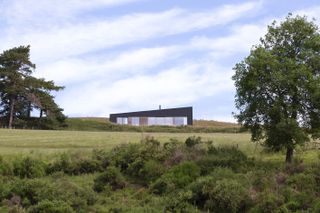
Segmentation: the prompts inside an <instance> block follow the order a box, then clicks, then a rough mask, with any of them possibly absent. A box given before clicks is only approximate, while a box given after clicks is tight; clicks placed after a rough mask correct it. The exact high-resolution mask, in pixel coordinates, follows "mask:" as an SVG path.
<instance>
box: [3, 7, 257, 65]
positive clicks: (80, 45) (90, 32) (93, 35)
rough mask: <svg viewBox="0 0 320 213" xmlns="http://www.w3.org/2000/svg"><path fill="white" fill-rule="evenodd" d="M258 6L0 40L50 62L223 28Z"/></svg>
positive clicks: (87, 24)
mask: <svg viewBox="0 0 320 213" xmlns="http://www.w3.org/2000/svg"><path fill="white" fill-rule="evenodd" d="M259 5H260V3H259V2H258V3H257V2H249V3H243V4H235V5H228V6H223V7H220V8H218V9H213V10H207V11H203V12H192V11H188V10H181V9H172V10H168V11H164V12H158V13H140V14H130V15H125V16H123V17H119V18H117V19H114V20H103V19H102V20H94V21H82V22H80V23H77V24H74V23H71V24H64V25H62V26H60V25H58V26H52V27H50V29H46V30H44V31H41V28H40V30H38V29H33V28H31V29H30V30H28V31H27V32H19V29H17V28H13V29H12V28H10V29H7V33H6V34H7V36H6V38H4V39H2V48H10V47H12V46H17V45H20V44H31V46H32V55H33V58H34V59H36V60H37V61H43V60H51V61H52V60H55V59H59V58H60V59H61V58H65V57H69V56H75V55H81V54H84V53H88V52H92V51H97V50H101V49H107V48H110V47H114V46H117V45H122V44H127V43H131V42H137V41H143V40H146V39H151V38H159V37H163V36H168V35H175V34H181V33H186V32H190V31H195V30H199V29H205V28H209V27H212V26H216V25H221V24H226V23H229V22H232V21H234V20H236V19H238V18H240V17H243V16H247V15H248V13H249V12H252V11H254V10H256V9H257V7H259ZM50 24H51V23H47V25H50ZM27 26H28V25H27ZM0 47H1V46H0Z"/></svg>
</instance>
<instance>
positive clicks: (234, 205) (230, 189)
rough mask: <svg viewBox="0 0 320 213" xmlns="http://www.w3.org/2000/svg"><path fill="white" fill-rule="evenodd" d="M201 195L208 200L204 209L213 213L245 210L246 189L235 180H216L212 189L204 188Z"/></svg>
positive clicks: (247, 197)
mask: <svg viewBox="0 0 320 213" xmlns="http://www.w3.org/2000/svg"><path fill="white" fill-rule="evenodd" d="M203 193H204V194H207V196H208V197H209V199H208V200H207V201H206V202H205V204H204V208H205V209H208V210H212V211H214V212H239V211H244V210H245V209H246V208H247V203H248V200H249V194H248V189H246V188H245V187H244V186H242V185H241V184H240V183H239V182H238V181H236V180H230V179H222V180H218V181H217V182H216V183H215V185H214V187H213V188H212V187H204V188H203Z"/></svg>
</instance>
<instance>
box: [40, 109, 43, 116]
mask: <svg viewBox="0 0 320 213" xmlns="http://www.w3.org/2000/svg"><path fill="white" fill-rule="evenodd" d="M42 115H43V110H42V109H40V118H42Z"/></svg>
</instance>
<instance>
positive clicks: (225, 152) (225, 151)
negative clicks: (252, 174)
mask: <svg viewBox="0 0 320 213" xmlns="http://www.w3.org/2000/svg"><path fill="white" fill-rule="evenodd" d="M249 163H250V162H249V161H248V159H247V156H246V155H245V154H244V153H243V152H242V151H240V150H239V149H237V148H236V147H214V146H209V148H208V153H207V155H204V156H203V157H202V158H200V159H199V160H197V164H198V165H199V166H200V168H201V174H202V175H206V174H209V173H210V172H211V171H213V170H214V168H216V167H227V168H231V169H233V170H234V171H241V170H243V169H244V168H246V167H247V166H248V164H249Z"/></svg>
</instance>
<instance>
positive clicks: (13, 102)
mask: <svg viewBox="0 0 320 213" xmlns="http://www.w3.org/2000/svg"><path fill="white" fill-rule="evenodd" d="M15 102H16V101H15V99H14V98H11V101H10V116H9V124H8V128H9V129H12V123H13V114H14V105H15Z"/></svg>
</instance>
